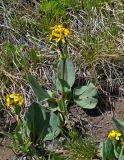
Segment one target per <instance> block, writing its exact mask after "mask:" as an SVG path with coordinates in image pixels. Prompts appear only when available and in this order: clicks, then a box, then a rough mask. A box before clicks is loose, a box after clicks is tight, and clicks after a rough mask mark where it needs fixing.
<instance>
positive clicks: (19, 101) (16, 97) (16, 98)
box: [6, 93, 23, 107]
mask: <svg viewBox="0 0 124 160" xmlns="http://www.w3.org/2000/svg"><path fill="white" fill-rule="evenodd" d="M16 105H18V106H20V107H21V106H22V105H23V98H22V96H21V94H19V93H16V94H8V95H7V96H6V106H7V107H10V106H13V107H14V106H16Z"/></svg>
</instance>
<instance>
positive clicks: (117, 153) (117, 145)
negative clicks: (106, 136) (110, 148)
mask: <svg viewBox="0 0 124 160" xmlns="http://www.w3.org/2000/svg"><path fill="white" fill-rule="evenodd" d="M113 144H114V154H115V157H116V158H119V156H120V153H121V144H120V143H118V142H113Z"/></svg>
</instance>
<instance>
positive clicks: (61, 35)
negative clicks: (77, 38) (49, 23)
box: [50, 24, 70, 43]
mask: <svg viewBox="0 0 124 160" xmlns="http://www.w3.org/2000/svg"><path fill="white" fill-rule="evenodd" d="M50 29H51V30H52V34H50V40H55V41H56V42H59V41H61V42H62V43H65V42H66V41H65V40H66V38H67V37H68V36H69V34H70V31H69V29H67V28H65V27H64V26H63V25H62V24H60V25H55V26H54V27H51V28H50Z"/></svg>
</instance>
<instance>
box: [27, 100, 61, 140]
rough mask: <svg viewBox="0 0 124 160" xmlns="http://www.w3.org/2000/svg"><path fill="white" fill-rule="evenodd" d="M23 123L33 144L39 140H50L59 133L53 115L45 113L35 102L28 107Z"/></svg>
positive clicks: (57, 121)
mask: <svg viewBox="0 0 124 160" xmlns="http://www.w3.org/2000/svg"><path fill="white" fill-rule="evenodd" d="M25 121H27V127H28V128H29V130H30V133H31V139H32V141H33V142H36V141H38V140H40V139H41V140H44V139H45V140H46V139H47V140H51V139H53V138H55V137H56V136H58V134H59V133H60V129H59V125H60V124H59V119H58V117H57V116H56V115H55V113H53V112H49V111H47V110H46V109H44V108H43V107H42V106H40V105H39V104H38V103H36V102H34V103H32V104H31V105H30V106H29V109H28V112H27V113H26V115H25Z"/></svg>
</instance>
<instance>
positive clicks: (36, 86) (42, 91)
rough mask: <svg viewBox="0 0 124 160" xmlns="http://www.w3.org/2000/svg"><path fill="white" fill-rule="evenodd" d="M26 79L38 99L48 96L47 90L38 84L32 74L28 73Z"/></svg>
mask: <svg viewBox="0 0 124 160" xmlns="http://www.w3.org/2000/svg"><path fill="white" fill-rule="evenodd" d="M28 81H29V83H30V85H31V87H32V89H33V91H34V93H35V95H36V96H37V98H38V100H39V101H42V100H45V99H48V98H50V95H49V94H48V92H47V91H46V90H45V89H44V88H43V87H41V86H40V84H39V83H38V82H37V80H36V79H35V78H34V77H33V76H32V75H28Z"/></svg>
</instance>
